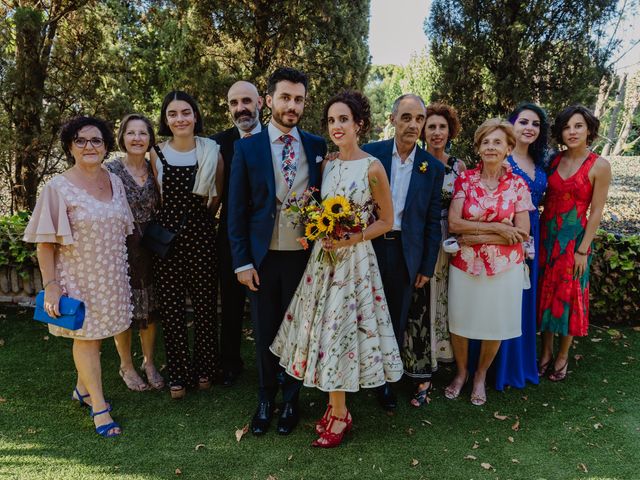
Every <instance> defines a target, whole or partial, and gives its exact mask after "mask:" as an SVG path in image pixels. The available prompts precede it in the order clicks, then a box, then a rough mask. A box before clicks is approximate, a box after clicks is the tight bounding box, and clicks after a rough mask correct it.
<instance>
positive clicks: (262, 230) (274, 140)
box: [228, 68, 327, 435]
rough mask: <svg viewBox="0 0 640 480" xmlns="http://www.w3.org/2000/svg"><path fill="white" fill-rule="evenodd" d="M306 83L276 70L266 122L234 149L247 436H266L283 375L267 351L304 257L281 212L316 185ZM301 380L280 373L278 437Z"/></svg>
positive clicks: (317, 159) (294, 410)
mask: <svg viewBox="0 0 640 480" xmlns="http://www.w3.org/2000/svg"><path fill="white" fill-rule="evenodd" d="M306 95H307V77H306V75H305V74H304V73H302V72H300V71H298V70H295V69H293V68H279V69H277V70H276V71H275V72H274V73H273V74H272V75H271V76H270V77H269V80H268V82H267V96H266V103H267V106H268V107H269V108H270V109H271V121H270V122H269V124H268V125H267V126H266V128H264V129H263V130H262V131H261V132H260V133H258V134H256V135H252V136H251V137H249V138H246V139H242V140H240V141H238V142H236V144H235V153H234V156H233V161H232V163H231V177H230V181H229V210H228V216H229V242H230V244H231V255H232V258H233V268H234V270H235V272H236V275H237V277H238V281H239V282H240V283H242V284H243V285H245V286H246V287H247V292H248V295H249V300H250V302H251V319H252V322H253V334H254V337H255V342H256V363H257V367H258V378H259V390H258V393H259V402H258V408H257V409H256V412H255V414H254V415H253V418H252V419H251V431H252V433H253V434H254V435H262V434H264V433H266V431H267V429H268V428H269V425H270V423H271V417H272V416H273V411H274V405H275V403H274V402H275V397H276V394H277V392H278V386H279V385H278V374H279V373H280V372H282V371H283V369H282V367H281V366H280V365H279V363H278V358H277V357H276V356H275V355H274V354H273V353H271V351H270V350H269V346H270V345H271V343H272V342H273V340H274V338H275V336H276V333H277V332H278V328H279V327H280V323H282V320H283V317H284V314H285V311H286V309H287V307H288V306H289V303H290V302H291V298H292V297H293V294H294V292H295V290H296V287H297V286H298V283H299V282H300V279H301V278H302V274H303V273H304V269H305V267H306V264H307V260H308V259H309V250H306V251H305V250H303V248H302V246H301V245H300V243H299V242H298V241H297V239H298V238H299V237H302V236H304V231H303V230H302V227H301V226H298V227H294V226H293V225H292V224H291V223H290V221H289V219H288V218H287V217H286V215H285V214H284V212H282V207H283V205H286V203H287V200H288V199H289V198H290V196H291V195H292V194H293V193H294V192H300V193H301V192H303V191H304V190H305V189H307V188H309V187H316V188H319V186H320V180H321V178H320V177H321V175H320V165H321V163H322V160H323V158H324V156H325V154H326V152H327V144H326V142H325V140H324V139H323V138H321V137H318V136H316V135H312V134H310V133H308V132H305V131H303V130H300V129H299V128H298V127H297V125H298V122H299V121H300V118H301V117H302V113H303V111H304V104H305V100H306ZM300 386H301V382H300V381H298V380H296V379H294V378H293V377H291V376H289V375H285V379H284V382H283V383H282V399H283V401H284V405H283V407H282V408H281V410H280V412H281V413H280V418H279V419H278V433H279V434H281V435H287V434H289V433H290V432H291V431H292V430H293V429H294V428H295V426H296V425H297V423H298V419H299V414H298V395H299V392H300Z"/></svg>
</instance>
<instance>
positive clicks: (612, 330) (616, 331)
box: [607, 328, 622, 339]
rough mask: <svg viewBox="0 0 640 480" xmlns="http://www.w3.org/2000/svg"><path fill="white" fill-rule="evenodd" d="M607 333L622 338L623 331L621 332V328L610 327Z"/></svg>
mask: <svg viewBox="0 0 640 480" xmlns="http://www.w3.org/2000/svg"><path fill="white" fill-rule="evenodd" d="M607 333H608V334H609V335H610V336H611V337H613V338H614V339H618V338H622V333H620V330H616V329H615V328H610V329H609V330H607Z"/></svg>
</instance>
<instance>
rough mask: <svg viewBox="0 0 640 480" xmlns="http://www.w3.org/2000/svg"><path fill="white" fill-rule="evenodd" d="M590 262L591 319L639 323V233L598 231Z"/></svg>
mask: <svg viewBox="0 0 640 480" xmlns="http://www.w3.org/2000/svg"><path fill="white" fill-rule="evenodd" d="M592 248H593V252H594V256H593V261H592V263H591V285H590V290H591V291H590V308H591V314H590V317H591V320H592V321H593V322H596V323H602V324H638V323H640V235H628V236H620V235H614V234H611V233H606V232H604V231H602V230H600V231H599V232H598V235H597V237H596V239H595V240H594V242H593V247H592Z"/></svg>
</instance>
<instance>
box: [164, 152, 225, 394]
mask: <svg viewBox="0 0 640 480" xmlns="http://www.w3.org/2000/svg"><path fill="white" fill-rule="evenodd" d="M163 152H165V153H166V154H167V156H169V159H171V156H170V155H172V154H177V153H178V152H175V151H174V150H173V149H171V148H170V147H167V146H165V147H164V149H163ZM188 154H192V155H193V161H194V164H193V165H190V166H176V165H172V164H170V163H169V162H167V160H166V159H165V158H163V155H160V156H159V160H160V162H161V164H162V174H161V182H162V207H161V208H160V211H159V212H158V216H157V218H158V221H159V222H160V223H161V224H162V225H163V226H164V227H165V228H168V229H169V230H172V231H178V230H179V234H178V235H177V237H176V239H175V240H174V244H173V246H172V247H171V250H170V252H169V254H168V255H167V256H166V257H165V258H160V259H158V261H157V262H156V271H155V280H156V288H157V297H158V303H159V308H160V317H161V321H162V329H163V336H164V345H165V351H166V358H167V366H168V370H169V383H170V385H171V386H193V385H194V384H196V383H197V381H198V379H208V380H212V379H213V375H214V372H215V369H216V368H217V367H218V364H219V362H218V360H219V359H218V327H217V325H218V322H217V309H216V301H217V258H216V253H215V252H216V248H215V243H216V232H215V224H214V219H213V216H212V215H211V212H210V211H209V210H208V209H207V207H206V198H204V197H201V196H198V195H194V194H193V193H191V191H192V189H193V179H194V177H195V175H194V173H195V169H197V163H195V150H193V151H192V152H189V153H188ZM188 154H182V155H188ZM185 215H186V218H187V220H186V223H185V224H184V226H183V227H182V228H180V225H181V223H182V221H183V219H184V217H185ZM186 295H188V296H189V298H190V299H191V304H192V306H193V312H194V319H193V320H194V322H193V324H194V341H193V343H194V345H193V354H191V348H190V346H189V339H188V334H187V324H186V318H185V299H186Z"/></svg>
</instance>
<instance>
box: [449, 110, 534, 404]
mask: <svg viewBox="0 0 640 480" xmlns="http://www.w3.org/2000/svg"><path fill="white" fill-rule="evenodd" d="M515 143H516V141H515V136H514V133H513V126H512V125H511V124H510V123H509V122H506V121H503V120H501V119H498V118H493V119H490V120H487V121H486V122H484V123H483V124H482V125H480V127H478V129H477V130H476V132H475V135H474V147H475V149H476V151H477V152H478V154H479V155H480V159H481V160H480V163H479V164H478V167H477V168H475V169H472V170H468V171H466V172H462V173H461V174H460V176H459V177H458V178H457V179H456V183H455V186H454V194H453V200H452V202H451V206H450V208H449V231H450V232H451V233H454V234H457V235H458V243H459V244H460V245H461V248H460V250H459V251H458V252H457V253H456V254H455V255H454V256H453V257H452V258H451V263H450V269H449V329H450V332H451V343H452V347H453V352H454V356H455V359H456V366H457V373H456V376H455V378H454V379H453V381H452V382H451V384H450V385H449V386H448V387H447V388H446V389H445V396H446V397H447V398H449V399H453V398H456V397H458V396H459V395H460V391H461V390H462V388H463V386H464V384H465V383H466V381H467V379H468V376H469V370H468V366H467V361H468V358H467V357H468V354H467V351H468V345H469V339H477V340H481V341H482V342H481V347H480V359H479V361H478V367H477V369H476V372H475V375H474V378H473V388H472V392H471V403H472V404H474V405H484V403H485V402H486V400H487V396H486V390H485V379H486V374H487V370H488V368H489V367H490V366H491V363H492V362H493V360H494V358H495V356H496V353H497V351H498V348H499V347H500V342H501V341H502V340H506V339H509V338H515V337H519V336H520V335H521V333H522V332H521V316H522V290H523V288H524V287H525V282H524V277H525V272H524V258H525V254H524V249H523V246H522V243H523V242H524V241H525V240H526V239H527V238H528V237H529V210H532V209H533V208H534V207H533V204H532V202H531V194H530V192H529V188H528V187H527V184H526V182H525V181H524V180H523V179H522V177H520V176H519V175H516V174H514V173H513V172H512V171H511V167H510V165H509V163H508V162H507V161H506V159H507V156H508V155H509V153H511V151H512V150H513V148H514V146H515Z"/></svg>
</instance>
